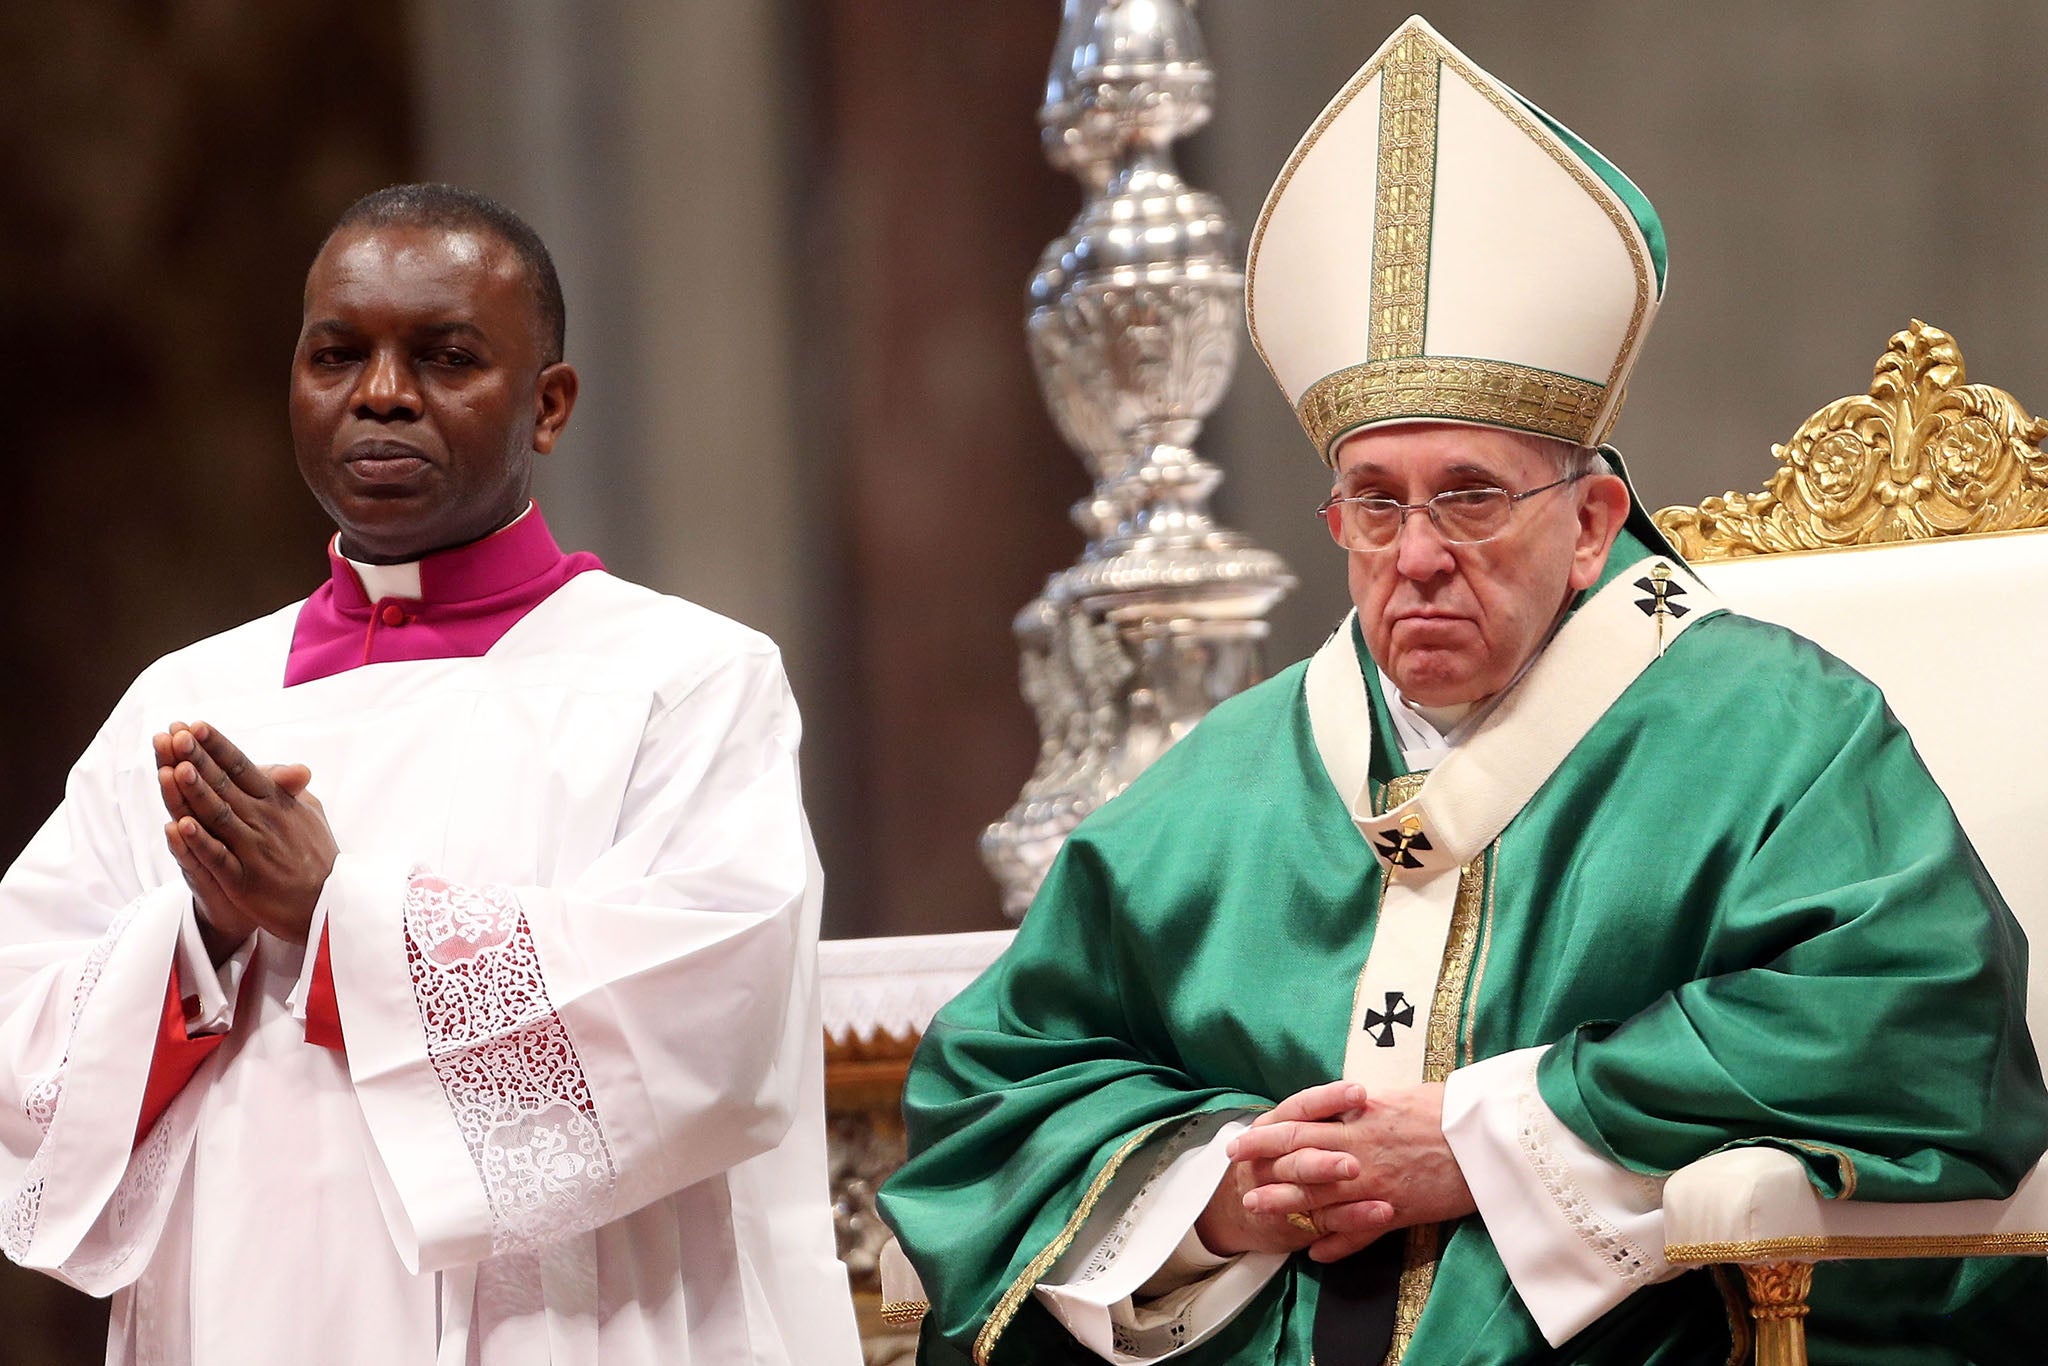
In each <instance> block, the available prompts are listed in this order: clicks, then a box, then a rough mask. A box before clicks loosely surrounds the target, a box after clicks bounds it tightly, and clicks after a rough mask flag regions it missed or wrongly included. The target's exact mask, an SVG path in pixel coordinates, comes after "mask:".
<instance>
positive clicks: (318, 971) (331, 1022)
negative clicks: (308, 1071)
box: [306, 925, 347, 1052]
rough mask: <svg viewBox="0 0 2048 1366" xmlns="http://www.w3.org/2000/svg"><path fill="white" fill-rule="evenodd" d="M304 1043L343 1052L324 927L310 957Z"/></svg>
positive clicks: (339, 1015) (323, 926)
mask: <svg viewBox="0 0 2048 1366" xmlns="http://www.w3.org/2000/svg"><path fill="white" fill-rule="evenodd" d="M306 1042H307V1043H311V1044H318V1045H320V1047H322V1048H332V1049H334V1050H336V1051H337V1052H343V1051H346V1049H347V1045H346V1044H345V1043H344V1042H343V1041H342V1037H341V1007H340V1005H338V1004H337V1003H336V1002H335V999H334V967H333V964H332V962H331V960H330V959H329V958H328V956H327V927H326V926H325V925H322V926H321V927H320V947H319V949H318V950H317V952H316V956H315V957H314V959H313V980H312V982H311V983H310V984H309V985H308V986H307V989H306Z"/></svg>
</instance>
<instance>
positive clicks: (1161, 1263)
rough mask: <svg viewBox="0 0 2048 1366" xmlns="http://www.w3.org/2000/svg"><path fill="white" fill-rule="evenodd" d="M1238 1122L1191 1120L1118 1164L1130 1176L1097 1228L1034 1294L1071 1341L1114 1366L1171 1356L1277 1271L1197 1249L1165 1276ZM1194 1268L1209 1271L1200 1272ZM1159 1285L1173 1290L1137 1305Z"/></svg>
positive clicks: (1106, 1201) (1238, 1117) (1241, 1119)
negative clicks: (1207, 1264)
mask: <svg viewBox="0 0 2048 1366" xmlns="http://www.w3.org/2000/svg"><path fill="white" fill-rule="evenodd" d="M1246 1117H1247V1115H1246V1112H1244V1111H1222V1112H1212V1113H1209V1114H1204V1115H1197V1116H1195V1117H1194V1118H1193V1119H1190V1120H1187V1121H1185V1122H1183V1123H1181V1124H1179V1125H1175V1126H1170V1130H1169V1131H1168V1132H1167V1134H1166V1136H1165V1137H1164V1138H1160V1139H1155V1140H1153V1141H1152V1142H1151V1143H1149V1144H1147V1145H1146V1147H1145V1148H1144V1149H1141V1150H1140V1151H1139V1152H1138V1153H1136V1154H1133V1156H1132V1158H1131V1160H1130V1161H1128V1162H1126V1163H1125V1164H1124V1171H1125V1172H1127V1173H1131V1174H1132V1175H1131V1176H1130V1177H1128V1178H1126V1179H1123V1180H1119V1181H1112V1183H1111V1185H1110V1187H1109V1189H1108V1190H1107V1191H1105V1192H1104V1194H1103V1198H1102V1200H1101V1201H1100V1202H1099V1203H1098V1204H1097V1206H1096V1211H1097V1218H1098V1219H1100V1220H1101V1221H1102V1223H1103V1225H1104V1226H1103V1227H1101V1228H1099V1229H1095V1228H1084V1229H1083V1230H1082V1231H1081V1235H1080V1237H1077V1238H1076V1240H1075V1243H1074V1246H1073V1248H1072V1249H1070V1251H1069V1252H1068V1254H1067V1255H1066V1256H1065V1257H1062V1258H1061V1260H1060V1261H1059V1262H1058V1263H1055V1264H1054V1266H1053V1268H1052V1270H1051V1272H1050V1273H1049V1274H1048V1275H1047V1276H1046V1278H1045V1279H1044V1280H1042V1281H1040V1282H1039V1284H1038V1286H1037V1287H1036V1292H1037V1295H1038V1297H1039V1299H1040V1300H1041V1301H1043V1302H1044V1304H1045V1306H1046V1307H1047V1308H1048V1309H1050V1310H1051V1311H1052V1312H1053V1315H1054V1316H1055V1317H1056V1318H1058V1319H1059V1321H1060V1322H1061V1323H1062V1324H1063V1325H1065V1327H1066V1329H1067V1331H1068V1332H1069V1333H1071V1334H1073V1336H1074V1339H1075V1341H1077V1342H1079V1343H1080V1344H1081V1345H1082V1346H1084V1347H1086V1348H1087V1349H1088V1350H1090V1351H1092V1352H1094V1353H1095V1354H1096V1355H1097V1356H1100V1357H1102V1358H1103V1359H1104V1360H1106V1361H1113V1362H1119V1363H1149V1362H1155V1361H1164V1360H1166V1359H1168V1358H1169V1357H1174V1356H1178V1355H1179V1354H1180V1353H1182V1352H1184V1351H1186V1350H1187V1349H1188V1348H1190V1347H1193V1346H1195V1345H1196V1344H1198V1343H1200V1342H1202V1341H1203V1340H1205V1339H1206V1338H1208V1337H1209V1336H1210V1335H1211V1334H1213V1333H1215V1332H1216V1330H1217V1329H1219V1328H1221V1327H1223V1325H1224V1324H1226V1323H1228V1322H1230V1320H1231V1319H1233V1318H1235V1317H1236V1316H1237V1313H1238V1311H1239V1310H1241V1309H1243V1308H1244V1306H1245V1305H1246V1304H1248V1303H1250V1302H1251V1299H1252V1297H1253V1296H1254V1295H1256V1294H1257V1293H1258V1292H1259V1289H1260V1287H1262V1286H1264V1285H1265V1283H1266V1282H1267V1281H1268V1280H1269V1279H1271V1278H1272V1276H1273V1274H1274V1273H1275V1272H1277V1271H1278V1270H1279V1269H1280V1268H1281V1266H1282V1265H1284V1264H1285V1262H1286V1260H1287V1259H1286V1258H1285V1257H1284V1256H1280V1255H1278V1254H1268V1253H1247V1254H1245V1255H1243V1256H1239V1257H1231V1258H1215V1257H1213V1256H1212V1255H1211V1254H1209V1253H1208V1252H1207V1250H1206V1249H1202V1250H1201V1252H1200V1254H1199V1256H1198V1257H1197V1258H1191V1259H1188V1262H1187V1264H1185V1265H1183V1266H1182V1267H1181V1268H1179V1269H1178V1271H1177V1272H1176V1273H1175V1274H1167V1273H1168V1268H1169V1267H1172V1266H1173V1263H1174V1262H1175V1259H1176V1256H1177V1255H1178V1254H1180V1253H1181V1252H1182V1251H1183V1250H1184V1248H1185V1242H1184V1240H1185V1239H1186V1238H1188V1237H1189V1235H1190V1234H1191V1232H1192V1230H1193V1228H1194V1224H1195V1221H1196V1220H1197V1219H1199V1218H1200V1217H1201V1214H1202V1211H1203V1209H1205V1208H1206V1207H1207V1206H1208V1203H1209V1197H1210V1196H1211V1195H1213V1194H1215V1192H1216V1186H1217V1183H1218V1182H1219V1181H1221V1180H1222V1179H1223V1174H1224V1172H1225V1171H1226V1170H1227V1169H1228V1167H1229V1165H1230V1158H1229V1154H1228V1151H1227V1150H1228V1148H1229V1146H1230V1140H1231V1139H1233V1138H1235V1137H1236V1136H1237V1135H1238V1134H1240V1133H1243V1132H1244V1130H1245V1128H1246ZM1094 1222H1095V1221H1094V1220H1091V1221H1090V1223H1091V1224H1093V1223H1094ZM1091 1233H1092V1234H1093V1237H1092V1238H1091V1237H1090V1234H1091ZM1196 1246H1197V1247H1198V1248H1199V1246H1200V1245H1199V1243H1197V1245H1196ZM1200 1260H1207V1261H1209V1262H1211V1263H1213V1265H1212V1266H1210V1267H1209V1268H1208V1269H1204V1268H1202V1267H1201V1266H1200V1265H1199V1264H1198V1262H1199V1261H1200ZM1183 1273H1186V1274H1183ZM1168 1280H1179V1281H1181V1283H1180V1284H1177V1285H1174V1286H1172V1287H1171V1288H1164V1289H1163V1293H1159V1294H1157V1295H1156V1297H1151V1298H1142V1299H1141V1298H1139V1297H1140V1296H1141V1295H1144V1294H1146V1293H1147V1292H1150V1291H1158V1290H1161V1289H1162V1288H1163V1287H1165V1283H1166V1282H1167V1281H1168Z"/></svg>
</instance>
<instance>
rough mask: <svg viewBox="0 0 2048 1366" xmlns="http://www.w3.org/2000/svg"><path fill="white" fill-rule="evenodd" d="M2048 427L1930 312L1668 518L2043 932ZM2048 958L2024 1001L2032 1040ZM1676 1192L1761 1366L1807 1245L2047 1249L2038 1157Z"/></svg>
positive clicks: (1728, 1183) (1776, 1156)
mask: <svg viewBox="0 0 2048 1366" xmlns="http://www.w3.org/2000/svg"><path fill="white" fill-rule="evenodd" d="M2044 438H2048V421H2044V420H2042V419H2039V418H2035V417H2032V416H2030V415H2029V414H2028V413H2027V411H2026V410H2025V409H2024V408H2023V407H2021V405H2020V404H2019V402H2018V401H2017V400H2016V399H2014V398H2013V396H2012V395H2011V394H2009V393H2007V392H2005V391H2004V390H2002V389H1994V388H1991V387H1989V386H1987V385H1981V384H1968V383H1965V381H1964V373H1963V357H1962V352H1961V351H1960V350H1959V349H1958V348H1957V346H1956V343H1955V340H1954V339H1953V338H1952V337H1950V336H1949V335H1948V334H1947V333H1945V332H1943V331H1941V330H1940V329H1938V328H1934V327H1930V326H1928V325H1927V324H1926V323H1923V322H1920V321H1918V320H1915V321H1914V322H1913V323H1912V325H1911V326H1910V327H1908V328H1907V329H1906V330H1905V331H1903V332H1900V333H1898V334H1896V335H1895V336H1893V337H1892V339H1891V344H1890V346H1889V347H1888V348H1887V349H1886V351H1885V353H1884V355H1883V356H1882V357H1881V358H1880V359H1879V360H1878V363H1877V372H1876V377H1875V379H1874V380H1873V381H1872V383H1871V386H1870V391H1869V392H1868V393H1867V394H1859V395H1856V396H1854V397H1851V398H1844V399H1840V400H1838V401H1836V402H1834V403H1831V404H1829V405H1828V406H1827V407H1825V408H1823V409H1821V410H1820V411H1819V412H1817V413H1815V414H1814V415H1813V416H1812V417H1811V418H1809V419H1807V421H1806V422H1805V423H1804V424H1803V425H1801V427H1800V428H1799V430H1798V431H1797V432H1795V433H1794V434H1793V437H1792V439H1791V440H1790V441H1789V442H1787V443H1786V444H1785V445H1783V446H1778V447H1775V448H1774V449H1773V454H1775V455H1776V456H1777V458H1778V459H1779V461H1780V462H1781V463H1782V467H1781V468H1780V469H1779V470H1778V472H1777V473H1776V474H1775V475H1773V476H1772V478H1771V480H1770V483H1769V485H1768V486H1767V487H1766V488H1765V490H1764V491H1763V492H1761V493H1755V494H1748V495H1743V494H1735V493H1730V494H1727V495H1725V496H1724V497H1720V498H1709V499H1707V500H1706V501H1705V502H1703V503H1701V504H1700V505H1699V506H1698V507H1675V508H1665V509H1664V510H1662V511H1661V512H1659V513H1658V514H1657V523H1658V525H1659V526H1660V527H1662V528H1663V529H1664V531H1665V533H1666V534H1667V535H1668V536H1670V537H1671V539H1672V541H1673V543H1674V544H1675V545H1676V547H1677V549H1678V550H1679V551H1680V552H1681V553H1682V554H1684V555H1685V557H1686V558H1687V559H1688V560H1689V561H1691V563H1692V564H1693V565H1694V566H1695V567H1696V568H1697V569H1698V570H1699V572H1700V575H1701V577H1702V578H1704V579H1705V580H1706V581H1707V582H1708V583H1709V584H1710V585H1711V586H1712V587H1713V588H1714V590H1715V591H1716V592H1717V593H1719V594H1720V595H1721V597H1722V598H1723V600H1724V601H1725V602H1726V603H1727V604H1728V605H1729V606H1730V607H1732V608H1734V609H1735V610H1738V611H1742V612H1745V613H1748V614H1749V615H1751V616H1756V617H1762V618H1764V619H1766V620H1769V621H1775V622H1778V623H1780V624H1782V625H1785V626H1789V627H1791V628H1792V629H1793V630H1796V631H1798V632H1799V633H1800V634H1802V635H1804V636H1807V637H1809V638H1810V639H1812V640H1815V641H1817V642H1818V643H1819V644H1821V645H1822V646H1823V647H1825V648H1826V649H1828V650H1830V651H1832V652H1833V653H1834V654H1836V655H1838V656H1840V657H1841V658H1842V659H1844V660H1846V661H1847V662H1848V663H1850V664H1851V665H1853V666H1855V667H1856V668H1857V669H1859V670H1860V671H1862V672H1863V673H1864V674H1865V675H1866V676H1868V677H1869V678H1871V679H1872V680H1874V681H1875V682H1876V683H1877V684H1878V685H1879V687H1881V688H1882V689H1883V690H1884V693H1885V697H1886V700H1887V702H1889V703H1890V705H1891V708H1892V710H1893V712H1894V713H1895V714H1896V715H1897V716H1898V717H1899V719H1900V720H1901V721H1903V722H1904V723H1905V725H1906V727H1907V729H1909V730H1910V731H1911V732H1912V735H1913V739H1914V743H1915V746H1916V747H1917V748H1918V749H1919V751H1920V754H1921V756H1922V758H1923V759H1925V761H1926V763H1927V766H1928V768H1929V770H1930V771H1931V772H1932V773H1933V774H1934V777H1935V779H1936V781H1938V782H1939V783H1940V784H1941V786H1942V789H1943V790H1944V791H1945V792H1946V793H1947V795H1948V797H1949V801H1950V803H1951V804H1952V805H1953V806H1954V807H1955V810H1956V815H1957V816H1958V817H1959V818H1960V820H1961V821H1962V824H1963V828H1964V829H1965V830H1966V831H1967V832H1968V834H1969V836H1970V839H1971V842H1972V843H1973V844H1974V845H1975V846H1976V848H1977V852H1978V853H1979V855H1980V856H1981V857H1982V858H1983V860H1984V864H1985V866H1986V867H1987V868H1988V869H1989V870H1990V872H1991V875H1992V877H1993V879H1994V880H1995V881H1996V882H1997V883H1998V885H1999V888H2000V889H2001V890H2002V891H2003V892H2004V894H2005V897H2006V900H2007V902H2008V903H2009V904H2010V905H2011V906H2012V909H2013V911H2014V913H2015V914H2016V915H2017V916H2018V917H2019V919H2020V922H2021V923H2022V925H2024V926H2025V927H2026V929H2027V932H2028V934H2029V937H2030V938H2031V939H2032V941H2033V942H2035V943H2042V942H2048V858H2044V857H2043V855H2042V845H2041V841H2042V831H2043V830H2044V829H2048V783H2044V782H2043V781H2042V780H2041V777H2040V770H2039V769H2038V768H2037V767H2035V766H2036V765H2037V764H2039V763H2041V762H2042V760H2043V759H2044V757H2048V711H2044V709H2043V708H2041V707H2040V706H2039V704H2038V700H2037V696H2038V691H2039V688H2040V686H2041V684H2040V680H2042V679H2044V678H2048V607H2044V606H2043V605H2042V603H2043V597H2042V593H2041V591H2040V587H2039V585H2040V584H2041V583H2042V582H2043V581H2044V578H2048V533H2044V532H2042V531H2040V530H2039V529H2040V528H2044V527H2048V454H2044V452H2043V451H2042V449H2041V442H2042V441H2043V439H2044ZM2042 977H2043V974H2040V973H2037V974H2035V980H2034V982H2033V984H2032V988H2031V999H2030V1001H2029V1003H2028V1021H2029V1025H2030V1027H2031V1029H2032V1032H2033V1035H2034V1038H2035V1040H2036V1046H2037V1048H2038V1047H2042V1046H2043V1045H2048V983H2044V982H2043V981H2042ZM1876 1042H1877V1041H1875V1040H1873V1045H1874V1046H1875V1044H1876ZM2044 1051H2048V1050H2044ZM1664 1210H1665V1236H1666V1239H1667V1246H1666V1248H1665V1256H1666V1258H1667V1259H1668V1260H1669V1261H1670V1262H1671V1263H1672V1264H1673V1265H1707V1264H1715V1263H1734V1264H1737V1265H1739V1266H1741V1268H1742V1271H1743V1277H1744V1280H1745V1281H1746V1283H1747V1285H1748V1288H1749V1292H1750V1297H1751V1301H1752V1314H1753V1319H1754V1325H1755V1332H1756V1341H1755V1352H1756V1360H1757V1363H1758V1366H1793V1364H1794V1363H1798V1364H1801V1366H1803V1363H1804V1362H1805V1361H1806V1345H1805V1334H1804V1327H1803V1324H1802V1319H1803V1317H1804V1316H1805V1313H1806V1294H1807V1291H1808V1289H1809V1288H1810V1286H1811V1282H1812V1276H1813V1272H1814V1263H1816V1262H1821V1261H1829V1260H1835V1259H1844V1258H1852V1257H1930V1256H1934V1257H1956V1256H2040V1255H2043V1254H2044V1253H2048V1175H2044V1174H2043V1172H2042V1171H2041V1170H2040V1169H2036V1170H2035V1171H2034V1172H2033V1173H2032V1174H2031V1175H2029V1176H2028V1177H2027V1179H2026V1181H2025V1182H2024V1183H2023V1184H2022V1185H2021V1187H2020V1189H2019V1190H2018V1191H2017V1192H2016V1193H2015V1194H2014V1195H2013V1197H2012V1198H2011V1199H2009V1200H1971V1201H1960V1202H1956V1203H1952V1204H1927V1205H1882V1204H1870V1203H1863V1202H1858V1201H1840V1200H1826V1199H1823V1198H1821V1196H1820V1195H1819V1194H1818V1193H1817V1192H1815V1191H1814V1189H1813V1187H1812V1186H1811V1185H1810V1184H1809V1183H1808V1181H1807V1179H1806V1175H1805V1170H1804V1168H1803V1167H1802V1166H1801V1165H1800V1163H1799V1162H1798V1161H1797V1160H1796V1159H1794V1158H1792V1157H1789V1156H1787V1155H1786V1154H1784V1153H1781V1152H1777V1151H1774V1150H1765V1149H1757V1148H1752V1149H1743V1150H1737V1151H1732V1152H1726V1153H1720V1154H1716V1155H1714V1156H1712V1157H1709V1158H1706V1159H1704V1160H1703V1161H1700V1162H1695V1163H1693V1164H1692V1165H1691V1166H1689V1167H1686V1168H1684V1169H1683V1170H1681V1171H1679V1172H1677V1173H1675V1174H1674V1175H1673V1176H1672V1177H1671V1179H1670V1182H1669V1184H1668V1185H1667V1186H1666V1188H1665V1195H1664ZM1821 1274H1822V1275H1825V1274H1826V1272H1824V1271H1823V1272H1822V1273H1821Z"/></svg>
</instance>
